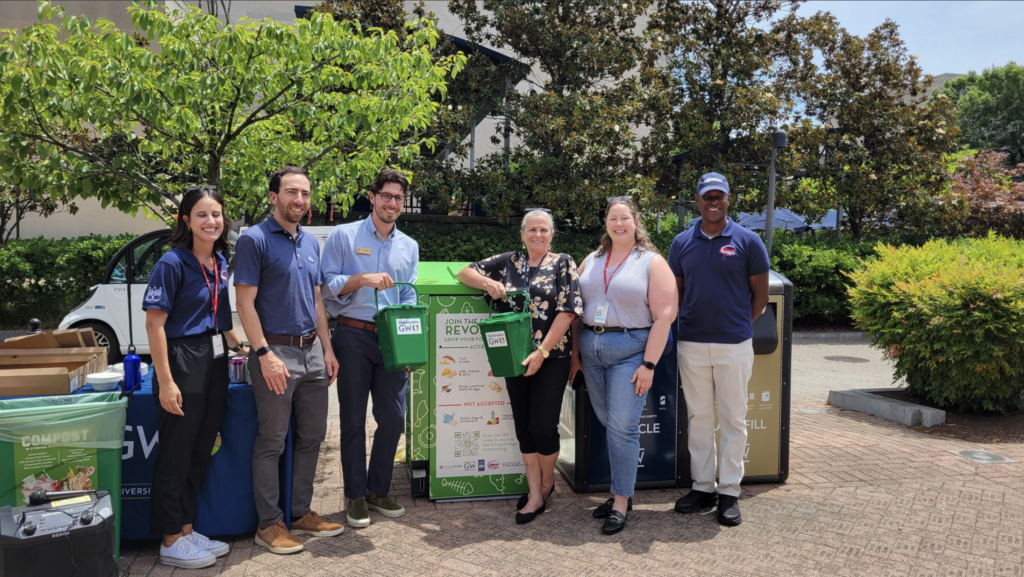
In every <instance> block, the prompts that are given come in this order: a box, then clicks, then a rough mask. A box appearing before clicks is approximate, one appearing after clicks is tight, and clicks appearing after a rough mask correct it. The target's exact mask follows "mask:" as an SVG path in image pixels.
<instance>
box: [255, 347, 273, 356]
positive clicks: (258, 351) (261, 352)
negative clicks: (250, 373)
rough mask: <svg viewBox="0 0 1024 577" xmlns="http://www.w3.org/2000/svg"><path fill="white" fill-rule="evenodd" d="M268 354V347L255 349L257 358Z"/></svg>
mask: <svg viewBox="0 0 1024 577" xmlns="http://www.w3.org/2000/svg"><path fill="white" fill-rule="evenodd" d="M269 352H270V347H260V348H258V349H256V356H257V357H262V356H263V355H265V354H267V353H269Z"/></svg>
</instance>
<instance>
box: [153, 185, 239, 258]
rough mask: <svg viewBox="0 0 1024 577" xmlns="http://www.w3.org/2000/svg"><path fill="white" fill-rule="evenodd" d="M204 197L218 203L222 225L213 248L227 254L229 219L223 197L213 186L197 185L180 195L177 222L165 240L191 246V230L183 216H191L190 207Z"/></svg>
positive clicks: (176, 245)
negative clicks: (168, 237) (222, 220)
mask: <svg viewBox="0 0 1024 577" xmlns="http://www.w3.org/2000/svg"><path fill="white" fill-rule="evenodd" d="M204 198H212V199H213V201H214V202H216V203H217V204H219V205H220V212H221V218H223V219H224V226H223V230H221V233H220V238H218V239H217V240H215V241H213V250H214V252H219V253H221V254H223V255H225V256H227V254H228V248H229V246H230V243H229V241H228V234H229V233H230V232H231V219H229V218H228V215H227V214H225V213H224V199H223V198H221V196H220V193H219V192H217V187H215V186H197V187H195V188H191V189H189V191H188V192H186V193H185V196H183V197H181V204H179V205H178V224H177V227H176V228H175V229H174V232H173V233H171V238H170V240H168V241H167V244H169V245H171V246H174V247H182V248H188V249H191V248H192V231H191V230H189V226H188V224H186V223H185V217H186V216H187V217H189V218H192V209H193V208H195V206H196V203H197V202H199V201H200V200H202V199H204Z"/></svg>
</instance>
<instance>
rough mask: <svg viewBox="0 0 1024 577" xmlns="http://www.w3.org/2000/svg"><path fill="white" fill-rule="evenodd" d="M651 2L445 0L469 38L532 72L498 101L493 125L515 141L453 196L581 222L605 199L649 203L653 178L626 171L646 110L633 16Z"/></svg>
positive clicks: (587, 222)
mask: <svg viewBox="0 0 1024 577" xmlns="http://www.w3.org/2000/svg"><path fill="white" fill-rule="evenodd" d="M651 6H652V0H640V1H634V2H629V3H622V4H620V3H617V2H616V3H611V2H607V1H604V0H530V1H520V0H485V1H484V2H483V3H482V6H481V5H480V4H478V3H477V2H475V1H473V0H452V1H451V2H450V3H449V9H450V10H451V12H452V13H453V14H455V15H457V16H458V17H459V18H460V19H461V21H462V22H463V24H464V27H465V30H466V34H467V36H468V38H469V39H470V40H471V41H473V42H476V43H478V44H486V45H489V46H492V47H494V48H497V49H499V50H500V49H505V50H511V51H513V52H514V53H515V54H516V55H517V58H519V59H521V60H523V61H524V62H525V63H527V64H529V65H530V66H531V67H533V69H534V70H536V71H539V74H535V75H532V76H531V77H530V78H529V79H528V82H529V85H530V86H529V88H528V89H526V90H525V91H512V92H510V93H509V94H508V97H507V99H506V101H505V102H504V103H503V110H502V112H505V111H507V113H508V115H509V117H510V119H511V124H510V125H509V126H507V127H505V128H503V129H502V130H503V131H505V130H507V131H508V132H509V133H510V135H512V136H514V137H515V140H516V144H515V146H513V147H512V150H511V152H510V153H509V155H508V158H491V159H487V160H486V161H485V162H483V163H482V166H481V167H480V169H479V171H480V172H482V173H483V174H484V176H483V177H484V178H486V179H487V182H486V183H483V184H482V185H475V186H465V187H462V188H461V189H460V191H459V194H462V195H463V196H461V197H460V198H458V200H459V201H469V202H480V203H481V204H483V206H484V207H485V209H486V210H487V212H488V214H490V215H492V216H497V217H503V218H508V217H510V216H512V214H513V213H516V212H518V211H521V210H522V209H523V208H525V207H529V206H543V207H548V208H550V209H551V210H553V211H554V212H555V215H556V216H557V217H559V218H560V219H563V220H566V219H568V221H569V223H570V224H571V225H575V226H582V227H587V226H593V225H596V224H597V223H599V222H600V221H601V218H602V215H601V209H602V208H603V206H604V205H605V203H606V200H605V199H606V198H608V197H611V196H621V195H632V196H634V197H636V200H638V201H639V202H640V203H641V204H642V205H646V206H647V207H656V206H658V199H655V197H654V182H653V180H652V179H651V178H650V177H649V176H645V175H644V174H640V173H639V172H638V171H637V170H636V168H637V167H638V159H639V158H640V157H641V154H640V148H641V141H640V137H639V136H638V135H637V133H636V132H635V127H637V126H639V125H642V124H644V114H645V110H646V108H645V106H644V105H643V98H644V92H645V87H644V86H643V80H642V78H641V77H640V75H639V74H638V73H637V69H638V67H639V64H640V61H641V58H642V55H643V53H644V51H645V49H646V48H645V40H644V36H643V31H642V30H639V31H638V30H637V23H638V19H639V18H640V17H641V16H642V15H643V14H644V13H645V12H646V11H647V10H648V9H649V8H650V7H651ZM502 137H504V134H502V133H501V132H499V134H496V135H495V138H502ZM506 167H507V168H506ZM487 175H489V176H487ZM478 176H480V175H467V177H469V178H476V177H478ZM509 185H511V186H509ZM665 200H666V198H662V199H660V201H661V204H662V205H663V204H664V201H665Z"/></svg>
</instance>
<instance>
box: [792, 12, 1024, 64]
mask: <svg viewBox="0 0 1024 577" xmlns="http://www.w3.org/2000/svg"><path fill="white" fill-rule="evenodd" d="M819 10H822V11H828V12H831V13H832V14H834V15H835V16H836V18H837V19H838V20H839V22H840V24H842V26H843V27H844V28H846V29H847V30H849V31H850V32H852V33H854V34H857V35H858V36H860V35H864V34H867V33H869V32H871V30H872V29H873V28H874V27H875V26H878V25H879V24H881V23H882V22H884V21H885V19H886V18H889V19H891V20H893V21H895V22H896V23H897V24H899V26H900V37H902V38H903V41H904V42H905V43H906V45H907V48H908V50H909V52H910V53H911V54H915V55H917V57H918V58H919V60H918V62H919V63H920V64H921V68H922V69H923V70H924V72H925V73H926V74H932V75H938V74H943V73H946V72H954V73H959V74H966V73H968V72H970V71H971V70H974V71H975V72H981V71H982V70H984V69H985V68H990V67H992V66H1003V65H1004V64H1006V63H1007V62H1010V61H1011V60H1012V61H1014V62H1016V63H1017V64H1024V31H1022V29H1021V27H1022V25H1024V1H1017V2H980V1H955V2H954V1H946V2H943V1H929V2H893V1H859V2H838V1H825V0H811V1H809V2H807V3H806V4H804V5H803V6H801V7H800V10H799V12H798V13H799V14H801V15H807V16H809V15H811V14H814V13H815V12H817V11H819Z"/></svg>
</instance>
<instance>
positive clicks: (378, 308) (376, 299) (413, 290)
mask: <svg viewBox="0 0 1024 577" xmlns="http://www.w3.org/2000/svg"><path fill="white" fill-rule="evenodd" d="M401 285H405V286H411V287H412V292H413V293H414V294H415V295H416V304H420V293H419V291H417V290H416V285H414V284H413V283H411V282H396V283H395V286H394V287H391V288H395V287H397V286H401ZM384 290H388V289H384ZM379 292H380V289H373V303H374V305H375V306H376V308H377V310H378V311H380V298H379V297H378V296H377V293H379ZM398 298H399V299H401V298H402V293H401V292H399V293H398Z"/></svg>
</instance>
